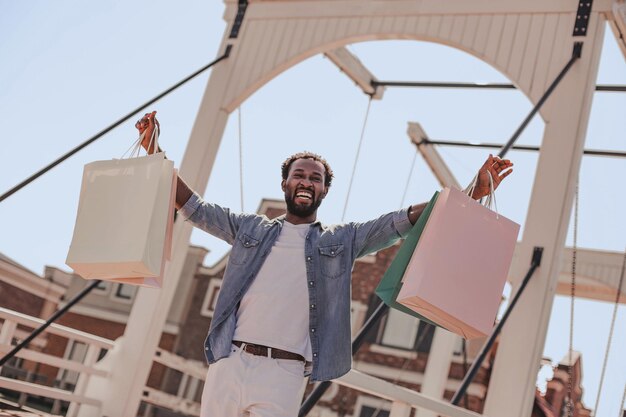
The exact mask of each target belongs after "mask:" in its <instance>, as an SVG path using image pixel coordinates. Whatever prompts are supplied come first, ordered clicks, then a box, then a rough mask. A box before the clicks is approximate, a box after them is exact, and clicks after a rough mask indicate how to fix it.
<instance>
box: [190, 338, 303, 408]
mask: <svg viewBox="0 0 626 417" xmlns="http://www.w3.org/2000/svg"><path fill="white" fill-rule="evenodd" d="M243 346H244V345H242V347H243ZM242 347H237V346H235V345H233V346H232V349H231V353H230V356H229V357H227V358H224V359H220V360H219V361H217V362H216V363H214V364H212V365H210V366H209V371H208V373H207V378H206V381H205V383H204V389H203V391H202V406H201V409H202V411H201V413H200V417H244V416H246V417H248V416H249V417H296V416H297V415H298V411H299V409H300V403H301V401H302V393H303V388H304V384H305V378H304V363H303V362H300V361H297V360H289V359H272V358H268V357H264V356H256V355H252V354H251V353H247V352H244V351H243V350H242Z"/></svg>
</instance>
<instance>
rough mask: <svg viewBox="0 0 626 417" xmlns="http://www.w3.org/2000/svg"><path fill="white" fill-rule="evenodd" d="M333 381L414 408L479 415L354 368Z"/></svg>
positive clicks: (457, 415) (450, 415)
mask: <svg viewBox="0 0 626 417" xmlns="http://www.w3.org/2000/svg"><path fill="white" fill-rule="evenodd" d="M334 382H336V383H338V384H339V385H343V386H346V387H349V388H352V389H355V390H357V391H361V392H364V393H366V394H370V395H373V396H375V397H379V398H385V399H387V400H389V401H394V402H402V403H405V404H409V405H410V406H411V407H414V408H425V409H427V410H432V411H434V412H435V413H437V414H439V415H441V416H447V417H480V416H481V415H480V414H477V413H475V412H473V411H468V410H466V409H464V408H460V407H457V406H454V405H451V404H450V403H449V402H447V401H443V400H438V399H435V398H431V397H429V396H427V395H423V394H420V393H419V392H415V391H411V390H410V389H408V388H404V387H400V386H398V385H394V384H392V383H391V382H387V381H384V380H382V379H379V378H375V377H373V376H369V375H366V374H364V373H362V372H359V371H355V370H354V369H353V370H351V371H350V372H348V373H347V374H346V375H344V376H342V377H341V378H339V379H335V380H334Z"/></svg>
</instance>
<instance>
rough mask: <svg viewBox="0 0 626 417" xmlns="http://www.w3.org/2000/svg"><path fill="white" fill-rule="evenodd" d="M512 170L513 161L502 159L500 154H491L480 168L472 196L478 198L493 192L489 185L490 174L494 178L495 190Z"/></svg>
mask: <svg viewBox="0 0 626 417" xmlns="http://www.w3.org/2000/svg"><path fill="white" fill-rule="evenodd" d="M511 172H513V163H512V162H511V161H509V160H508V159H500V157H498V156H493V155H491V154H490V155H489V158H487V160H486V161H485V163H484V164H483V166H482V167H480V170H479V171H478V180H477V181H476V187H475V188H474V192H473V193H472V198H473V199H475V200H478V199H480V198H483V197H485V196H487V195H489V193H490V192H491V189H490V187H489V174H488V173H491V178H493V189H494V190H495V189H496V188H498V186H499V185H500V182H502V180H503V179H505V178H506V177H507V176H508V175H509V174H510V173H511Z"/></svg>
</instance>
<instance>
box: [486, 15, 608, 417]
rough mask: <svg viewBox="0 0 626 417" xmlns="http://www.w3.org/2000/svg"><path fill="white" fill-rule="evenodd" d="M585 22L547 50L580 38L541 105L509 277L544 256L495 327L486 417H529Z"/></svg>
mask: <svg viewBox="0 0 626 417" xmlns="http://www.w3.org/2000/svg"><path fill="white" fill-rule="evenodd" d="M573 19H574V17H573V16H572V26H573V23H574V22H573ZM589 20H590V25H589V30H588V34H587V37H586V38H585V39H580V38H579V39H576V38H572V37H570V36H569V33H571V27H569V26H568V27H567V28H565V29H563V30H567V31H568V35H567V36H566V37H565V36H564V37H563V39H564V41H563V42H560V44H558V45H555V48H554V50H555V51H562V52H566V51H567V52H569V51H570V50H571V49H572V46H573V42H574V41H575V40H584V41H585V45H584V47H583V50H582V57H581V58H580V59H579V60H578V61H577V62H576V63H575V64H574V66H573V67H572V69H571V70H570V71H569V73H568V74H567V75H566V76H565V78H564V79H563V80H562V81H561V83H560V85H559V86H558V87H557V88H556V90H555V91H554V93H553V95H552V97H551V98H550V99H549V100H548V102H546V106H549V107H547V108H546V111H545V113H544V117H545V118H546V128H545V132H544V137H543V142H542V144H541V154H540V156H539V161H538V164H537V174H536V176H535V184H534V186H533V192H532V196H531V205H530V207H529V211H528V216H527V219H526V224H525V228H524V236H523V239H522V243H521V246H520V257H519V259H521V260H524V261H523V262H519V265H517V266H516V268H515V270H514V271H513V274H512V275H513V277H514V278H515V279H517V280H518V281H517V283H516V284H517V285H519V280H520V279H521V277H523V276H524V275H525V273H526V272H527V271H528V267H529V264H530V259H531V257H532V251H533V247H534V246H541V247H543V248H544V252H543V259H542V263H541V267H540V269H538V270H537V271H536V272H535V275H534V276H533V278H532V279H531V281H530V282H529V284H528V286H527V287H526V290H525V291H524V294H523V295H522V296H521V298H520V299H519V302H518V304H517V306H516V307H515V309H514V310H513V312H512V313H511V316H510V317H509V320H508V322H507V324H506V326H504V329H503V331H502V335H501V339H500V344H499V347H498V353H497V356H496V360H495V365H494V370H493V373H492V374H491V380H490V383H489V391H488V393H487V400H486V403H485V409H484V415H485V416H492V417H496V416H509V417H528V416H530V415H531V412H532V406H533V398H534V392H535V382H536V379H537V371H538V369H539V361H540V359H541V355H542V353H543V348H544V343H545V338H546V331H547V327H548V322H549V319H550V314H551V310H552V304H553V301H554V295H555V293H556V284H557V278H558V273H559V266H560V265H559V262H560V255H561V253H562V251H563V246H564V243H565V238H566V235H567V229H568V226H569V218H570V213H571V209H572V202H573V197H574V188H575V185H576V181H577V178H578V172H579V169H580V162H581V158H582V151H583V145H584V142H585V135H586V131H587V123H588V120H589V112H590V109H591V102H592V97H593V92H594V90H595V82H596V76H597V71H598V63H599V59H600V52H601V49H602V41H603V38H604V24H605V21H604V17H603V16H599V14H598V13H592V15H591V17H590V19H589ZM564 64H565V63H564V62H563V64H562V65H564ZM513 292H515V288H514V289H513Z"/></svg>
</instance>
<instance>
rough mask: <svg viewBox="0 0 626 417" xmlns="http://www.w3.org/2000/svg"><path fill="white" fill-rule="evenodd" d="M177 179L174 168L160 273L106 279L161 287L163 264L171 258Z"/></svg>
mask: <svg viewBox="0 0 626 417" xmlns="http://www.w3.org/2000/svg"><path fill="white" fill-rule="evenodd" d="M177 181H178V170H176V169H174V175H173V176H172V189H171V197H170V202H169V215H168V218H167V228H166V230H165V244H164V246H163V259H162V261H161V273H160V274H159V276H158V277H143V278H113V279H109V280H107V281H112V282H119V283H121V284H130V285H137V286H141V287H150V288H161V287H162V286H163V275H164V274H165V266H166V265H167V264H168V263H169V262H168V261H170V260H171V259H172V234H173V231H174V204H175V201H176V183H177Z"/></svg>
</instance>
